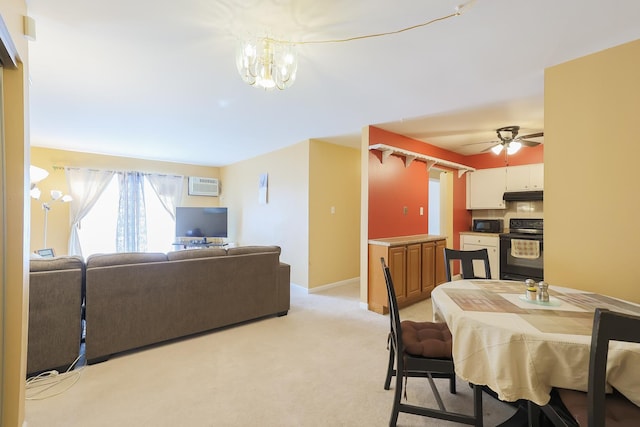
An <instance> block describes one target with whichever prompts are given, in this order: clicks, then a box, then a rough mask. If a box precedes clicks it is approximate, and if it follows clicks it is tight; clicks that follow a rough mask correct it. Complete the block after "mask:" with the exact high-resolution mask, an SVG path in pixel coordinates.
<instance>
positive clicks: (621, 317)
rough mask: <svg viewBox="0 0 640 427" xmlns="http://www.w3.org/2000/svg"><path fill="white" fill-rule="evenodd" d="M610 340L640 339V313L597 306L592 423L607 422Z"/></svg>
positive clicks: (592, 361)
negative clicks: (606, 390) (625, 312)
mask: <svg viewBox="0 0 640 427" xmlns="http://www.w3.org/2000/svg"><path fill="white" fill-rule="evenodd" d="M609 341H625V342H633V343H640V317H639V316H632V315H629V314H623V313H618V312H615V311H609V310H606V309H601V308H596V312H595V315H594V317H593V334H592V335H591V355H590V359H589V390H588V393H587V399H588V408H589V409H588V425H589V426H603V425H604V420H605V410H604V408H605V383H606V379H607V356H608V353H609Z"/></svg>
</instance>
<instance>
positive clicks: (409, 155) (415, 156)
mask: <svg viewBox="0 0 640 427" xmlns="http://www.w3.org/2000/svg"><path fill="white" fill-rule="evenodd" d="M369 150H378V151H380V153H381V154H382V159H381V163H384V161H385V160H386V159H388V158H389V156H391V155H392V154H393V155H396V156H400V157H404V163H405V167H409V165H410V164H411V162H413V161H414V160H418V161H421V162H425V163H426V164H427V170H431V168H432V167H434V166H436V165H439V166H445V167H447V168H451V169H456V170H457V171H458V178H460V177H462V176H463V175H464V174H465V173H466V172H473V171H475V168H472V167H471V166H466V165H463V164H460V163H455V162H450V161H449V160H443V159H439V158H437V157H433V156H427V155H425V154H420V153H414V152H413V151H408V150H403V149H402V148H398V147H393V146H391V145H386V144H374V145H370V146H369Z"/></svg>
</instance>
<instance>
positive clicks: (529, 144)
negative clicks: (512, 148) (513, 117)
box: [518, 139, 540, 147]
mask: <svg viewBox="0 0 640 427" xmlns="http://www.w3.org/2000/svg"><path fill="white" fill-rule="evenodd" d="M518 141H520V143H522V145H524V146H525V147H535V146H536V145H540V143H539V142H536V141H529V140H527V139H519V140H518Z"/></svg>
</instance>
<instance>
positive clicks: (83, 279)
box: [27, 246, 290, 374]
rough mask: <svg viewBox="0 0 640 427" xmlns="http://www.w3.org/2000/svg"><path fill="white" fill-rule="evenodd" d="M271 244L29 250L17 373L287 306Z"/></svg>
mask: <svg viewBox="0 0 640 427" xmlns="http://www.w3.org/2000/svg"><path fill="white" fill-rule="evenodd" d="M279 259H280V248H279V247H277V246H244V247H237V248H229V249H224V248H208V249H193V250H184V251H176V252H169V253H168V254H163V253H117V254H100V255H91V256H89V257H88V258H87V260H86V262H83V261H82V258H81V257H57V258H51V259H32V260H31V261H30V274H29V279H30V284H29V291H30V295H29V299H30V301H29V330H28V350H27V373H29V374H31V373H36V372H41V371H45V370H50V369H58V370H62V369H66V368H68V367H69V365H70V364H71V363H73V361H74V360H75V359H76V358H77V357H78V355H79V354H80V344H81V334H82V317H81V312H82V307H83V298H84V300H85V304H84V308H85V316H86V320H85V324H86V331H85V335H86V336H85V356H86V359H87V361H88V363H95V362H99V361H103V360H106V359H108V358H109V356H110V355H112V354H115V353H119V352H122V351H126V350H132V349H135V348H139V347H144V346H147V345H150V344H155V343H159V342H162V341H166V340H171V339H175V338H180V337H185V336H188V335H192V334H196V333H200V332H204V331H208V330H212V329H216V328H220V327H224V326H229V325H233V324H237V323H241V322H245V321H249V320H254V319H258V318H261V317H265V316H270V315H279V316H283V315H285V314H287V312H288V310H289V296H290V295H289V291H290V288H289V285H290V282H289V281H290V267H289V265H288V264H285V263H281V262H280V260H279Z"/></svg>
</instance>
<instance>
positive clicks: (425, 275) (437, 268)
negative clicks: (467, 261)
mask: <svg viewBox="0 0 640 427" xmlns="http://www.w3.org/2000/svg"><path fill="white" fill-rule="evenodd" d="M446 243H447V242H446V241H445V240H436V241H433V242H427V243H423V244H422V292H423V294H425V295H427V296H431V291H433V290H434V289H435V287H436V286H437V285H439V284H440V283H444V282H446V281H447V272H446V271H445V268H444V248H445V247H446Z"/></svg>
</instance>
